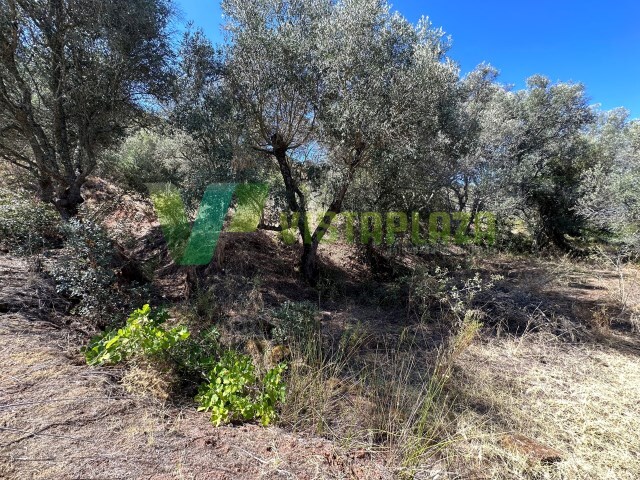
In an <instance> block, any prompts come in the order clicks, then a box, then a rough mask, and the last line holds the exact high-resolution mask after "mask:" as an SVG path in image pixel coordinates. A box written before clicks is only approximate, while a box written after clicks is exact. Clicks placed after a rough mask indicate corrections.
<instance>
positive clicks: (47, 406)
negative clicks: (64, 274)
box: [0, 256, 391, 480]
mask: <svg viewBox="0 0 640 480" xmlns="http://www.w3.org/2000/svg"><path fill="white" fill-rule="evenodd" d="M47 289H49V290H47ZM45 290H46V291H45ZM51 295H52V292H51V291H50V287H49V286H48V285H47V284H46V283H45V282H43V281H42V280H40V279H39V278H38V277H37V276H36V275H35V274H32V273H30V271H29V268H28V264H27V263H26V262H25V261H22V260H18V259H15V258H11V257H6V256H5V257H0V306H1V307H2V308H0V478H7V479H21V480H22V479H32V478H33V479H67V478H69V479H70V478H74V479H133V478H148V479H157V480H159V479H171V478H180V479H205V478H206V479H245V478H246V479H258V478H267V479H272V478H300V479H306V478H308V479H315V478H318V479H320V478H363V479H364V478H366V479H371V478H391V475H390V474H389V472H387V471H386V470H385V469H384V468H383V467H382V466H380V465H379V464H377V463H376V462H374V461H372V460H371V459H370V458H366V457H363V456H362V455H360V456H358V457H356V456H355V455H353V454H348V453H346V452H344V451H341V450H340V449H339V448H337V447H335V446H334V445H333V444H332V443H330V442H328V441H326V440H321V439H313V438H302V437H298V436H293V435H290V434H288V433H286V432H284V431H282V430H280V429H277V428H267V429H265V428H261V427H258V426H255V425H245V426H241V427H223V428H218V429H214V428H213V427H212V426H211V425H210V424H209V423H208V421H207V417H206V414H199V413H197V412H195V409H194V406H193V405H187V406H185V407H184V408H179V407H178V406H175V405H169V404H162V403H159V402H158V401H155V400H150V399H145V398H142V397H134V396H131V395H128V394H127V393H126V392H124V390H123V389H122V387H121V386H120V385H119V383H118V378H119V377H120V375H121V373H122V372H120V371H118V370H115V369H92V368H89V367H87V366H86V365H85V364H84V361H83V358H82V356H81V355H80V354H79V353H78V346H79V345H81V341H82V340H83V339H82V338H81V336H80V335H79V334H75V333H73V332H72V331H70V330H69V329H67V328H64V327H62V326H60V325H58V324H57V323H56V322H53V321H49V320H48V319H47V318H43V317H42V315H43V312H41V311H40V310H39V309H40V307H41V306H42V304H43V302H44V301H45V300H44V299H45V298H51Z"/></svg>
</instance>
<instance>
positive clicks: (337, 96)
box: [223, 0, 457, 283]
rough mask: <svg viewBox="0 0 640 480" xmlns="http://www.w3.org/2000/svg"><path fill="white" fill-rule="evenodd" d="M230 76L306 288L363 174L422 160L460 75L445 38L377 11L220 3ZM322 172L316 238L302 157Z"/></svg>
mask: <svg viewBox="0 0 640 480" xmlns="http://www.w3.org/2000/svg"><path fill="white" fill-rule="evenodd" d="M223 9H224V11H225V15H226V18H227V24H226V28H227V31H228V32H229V44H228V45H229V46H228V52H227V55H228V59H227V60H228V63H227V72H226V73H227V75H228V79H229V82H230V85H231V86H232V89H233V94H234V98H236V100H237V107H238V108H239V110H240V111H241V112H242V115H243V116H244V119H245V121H244V122H243V123H244V125H246V129H245V130H244V131H243V132H242V140H243V142H244V144H245V145H247V146H249V147H250V148H251V149H252V150H254V151H255V152H260V153H262V154H263V155H264V156H265V157H267V158H273V159H274V161H275V163H276V164H277V167H278V169H279V172H280V174H281V176H282V180H283V182H284V184H285V190H286V198H287V205H288V208H289V210H290V211H291V213H292V214H293V215H292V218H297V227H298V230H299V232H300V234H301V235H302V237H303V238H304V239H306V241H305V242H304V250H303V257H302V271H303V274H304V276H305V277H306V278H307V280H309V281H311V282H312V283H313V281H314V279H315V278H316V276H317V248H318V244H319V242H320V240H321V239H322V237H323V236H324V234H325V233H326V231H327V229H328V228H329V226H330V224H331V222H332V220H333V218H334V217H335V215H336V214H338V213H340V212H341V210H342V208H343V206H344V202H345V198H346V196H347V194H348V192H349V189H350V187H351V186H352V184H353V183H354V181H356V179H357V177H358V175H359V174H362V173H363V172H365V173H366V172H367V171H374V170H376V169H377V170H380V171H384V170H385V167H384V165H385V164H386V165H387V166H388V167H391V166H392V165H393V164H394V163H395V162H396V161H397V160H396V159H397V158H399V157H402V158H404V159H408V158H413V159H415V161H419V160H421V158H422V155H421V153H422V152H421V150H422V149H423V145H424V144H430V143H431V140H432V139H431V137H432V136H435V135H437V133H436V132H437V130H438V120H439V115H438V113H437V112H438V110H439V108H440V106H441V105H442V104H443V103H446V102H445V101H444V96H446V95H445V93H446V92H447V90H448V89H455V82H456V79H457V69H456V67H455V66H454V65H453V64H452V63H451V62H448V61H447V59H446V57H445V51H446V42H445V41H444V40H443V35H442V32H440V31H438V30H434V29H432V28H431V26H430V24H429V23H428V22H427V21H426V20H423V21H421V22H420V23H419V24H418V25H412V24H410V23H409V22H408V21H407V20H405V19H404V18H403V17H401V16H400V15H399V14H395V13H392V12H391V10H390V7H389V5H388V4H386V2H384V1H379V0H343V1H339V2H332V1H330V0H304V1H303V0H293V1H281V0H252V1H249V2H246V1H240V0H226V1H224V2H223ZM305 151H306V152H308V151H312V152H313V156H314V161H315V162H317V163H321V164H323V165H325V166H326V167H327V170H328V173H327V175H328V178H329V179H330V184H329V186H328V188H327V190H328V192H329V193H328V197H327V199H326V200H325V201H324V202H323V205H324V208H325V210H326V213H325V215H324V217H323V219H322V220H321V221H320V223H319V225H317V226H316V228H315V229H309V226H308V225H307V222H306V221H305V218H306V214H307V212H308V210H309V207H310V203H309V200H310V199H309V198H308V197H309V195H308V188H305V187H306V182H307V180H308V179H307V178H306V175H305V171H304V169H303V168H302V167H303V166H304V165H303V162H301V157H302V153H301V152H305Z"/></svg>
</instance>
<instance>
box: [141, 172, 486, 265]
mask: <svg viewBox="0 0 640 480" xmlns="http://www.w3.org/2000/svg"><path fill="white" fill-rule="evenodd" d="M147 187H148V188H149V192H150V194H151V200H152V202H153V206H154V208H155V210H156V213H157V215H158V220H159V222H160V226H161V228H162V231H163V234H164V236H165V238H166V240H167V244H168V246H169V251H170V253H171V256H172V257H173V259H174V261H175V262H176V263H177V264H178V265H183V266H196V265H208V264H209V263H210V262H211V260H212V259H213V255H214V253H215V250H216V246H217V244H218V239H219V238H220V233H221V232H222V229H223V227H224V223H225V218H226V216H227V214H228V212H229V207H230V205H231V200H232V199H233V197H234V196H235V199H236V202H235V210H234V214H233V216H232V218H231V221H230V222H229V224H228V226H227V231H228V232H236V233H240V232H242V233H248V232H255V231H256V230H257V229H258V226H259V225H260V223H261V220H262V213H263V211H264V208H265V204H266V202H267V198H268V195H269V187H268V185H266V184H252V183H250V184H236V183H216V184H212V185H209V187H207V189H206V191H205V193H204V196H203V197H202V201H201V202H200V206H199V208H198V212H197V214H196V218H195V221H194V222H193V226H192V225H191V222H190V220H189V217H188V215H187V211H186V209H185V206H184V203H183V201H182V198H181V196H180V192H179V191H178V190H177V188H176V187H175V186H173V185H171V184H166V183H160V184H148V185H147ZM314 217H315V219H316V221H315V222H314V221H313V219H314ZM299 220H300V214H299V213H283V214H281V215H280V223H281V224H280V226H279V230H280V232H281V236H282V240H283V241H284V242H285V243H287V244H294V243H296V242H297V241H298V236H299V223H300V222H299ZM302 223H303V225H304V229H303V230H304V235H303V241H304V242H305V243H310V242H311V241H312V234H311V232H312V231H313V230H312V228H311V225H312V224H314V223H315V224H316V225H319V226H321V227H322V229H321V230H322V231H323V232H324V233H323V234H322V235H321V236H320V239H319V240H320V242H321V243H335V242H338V241H346V242H347V243H362V244H373V245H382V244H383V243H384V244H387V245H393V244H394V243H395V242H396V241H397V239H398V238H399V237H400V236H404V237H408V238H410V240H411V243H412V244H413V245H414V246H418V247H419V246H424V245H428V244H448V243H455V244H457V245H467V244H472V243H475V244H482V245H489V246H490V245H493V244H494V243H495V241H496V219H495V216H494V215H493V214H491V213H489V212H477V213H476V214H475V215H471V214H470V213H467V212H454V213H447V212H434V213H431V214H430V215H429V217H428V218H426V217H425V218H421V217H420V213H418V212H413V213H411V215H407V214H406V213H404V212H388V213H386V214H384V215H383V214H382V213H379V212H363V213H357V212H341V213H339V214H336V213H330V212H329V213H327V212H322V213H320V214H317V215H315V214H314V215H309V214H308V215H306V217H305V218H304V219H303V222H302ZM423 226H426V227H427V228H423Z"/></svg>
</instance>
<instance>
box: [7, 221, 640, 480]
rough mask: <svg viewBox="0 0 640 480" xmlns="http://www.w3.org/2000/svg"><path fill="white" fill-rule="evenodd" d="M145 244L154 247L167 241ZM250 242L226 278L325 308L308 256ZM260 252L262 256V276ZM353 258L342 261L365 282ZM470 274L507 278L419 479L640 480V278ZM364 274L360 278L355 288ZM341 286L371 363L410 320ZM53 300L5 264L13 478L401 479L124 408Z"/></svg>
mask: <svg viewBox="0 0 640 480" xmlns="http://www.w3.org/2000/svg"><path fill="white" fill-rule="evenodd" d="M153 228H155V227H154V225H152V224H151V223H150V224H149V228H148V230H149V231H151V232H152V231H153ZM147 237H148V238H149V239H150V240H148V241H149V242H151V243H153V242H155V240H154V238H155V237H158V235H155V236H153V235H147ZM147 237H145V238H147ZM158 238H160V239H161V237H158ZM223 240H224V239H223ZM254 241H255V242H257V243H256V245H255V246H252V245H250V243H251V242H254ZM240 242H244V243H243V244H242V248H236V246H237V245H236V244H235V243H234V242H229V246H228V248H227V249H226V250H225V248H222V249H221V252H222V253H223V254H225V251H226V253H227V254H228V256H227V258H218V259H216V262H217V264H218V267H215V268H217V269H218V270H219V269H220V268H222V266H224V268H226V269H227V271H231V270H233V271H234V272H235V271H240V272H241V273H242V275H244V276H249V277H251V276H252V275H254V274H257V273H259V272H258V271H260V272H262V273H264V271H267V273H268V274H267V275H265V276H264V277H263V278H262V279H261V282H262V283H260V286H259V288H258V290H259V291H258V294H259V295H258V296H259V297H260V302H261V303H262V302H264V303H268V304H272V303H273V304H277V303H279V302H281V301H283V300H286V299H294V300H297V299H307V300H314V299H315V298H314V295H315V294H314V293H313V292H309V291H307V290H301V289H300V287H299V286H298V282H297V281H296V272H295V271H294V267H293V265H294V264H295V261H294V260H295V257H296V252H295V251H287V250H286V249H283V248H282V247H281V246H279V245H278V244H276V243H275V242H272V243H267V244H265V243H264V242H263V241H262V240H260V239H259V238H258V237H256V238H253V237H252V238H248V239H246V240H240ZM247 242H248V243H247ZM151 246H153V245H151ZM144 248H145V249H147V250H148V249H149V246H148V245H147V246H145V247H144ZM252 249H254V250H255V252H253V253H254V254H255V253H256V252H258V253H259V255H262V257H264V259H263V260H260V262H258V264H256V260H255V259H256V258H257V257H256V255H254V254H251V252H249V250H252ZM245 250H246V251H245ZM234 252H235V253H234ZM243 252H244V253H243ZM325 253H326V252H325ZM343 253H344V252H343ZM287 256H288V257H287ZM245 257H246V258H245ZM262 257H259V258H262ZM342 257H344V255H342ZM342 257H340V258H335V259H330V258H329V261H331V260H333V261H334V262H335V263H336V265H337V264H340V265H344V264H347V263H349V262H351V263H354V265H355V266H354V267H353V269H354V270H357V269H358V268H360V267H359V265H360V264H358V262H357V261H356V260H354V259H353V258H351V257H348V258H347V257H345V258H342ZM474 262H475V263H474ZM471 263H472V264H471V265H467V266H468V267H469V268H472V269H476V270H479V271H483V272H485V273H499V274H501V275H503V276H504V277H505V279H504V280H503V281H501V282H500V283H499V284H498V285H497V287H496V288H495V289H493V290H491V291H490V292H489V294H488V296H487V297H486V298H482V299H481V300H482V302H484V304H483V305H482V308H483V310H485V311H486V312H487V313H488V317H487V318H486V319H485V323H486V328H485V330H484V331H483V333H482V335H481V337H480V338H479V339H477V340H476V341H475V343H473V344H472V345H471V346H470V347H469V348H468V349H467V350H466V351H464V353H462V354H461V355H460V356H459V357H457V359H456V361H455V368H454V370H453V375H452V380H451V382H450V384H449V390H450V391H449V392H448V400H449V405H450V406H449V409H448V411H447V413H446V415H447V418H445V419H444V421H442V422H441V423H442V424H443V425H446V428H445V430H444V431H443V432H442V440H443V443H442V445H441V447H442V448H441V449H440V450H439V452H438V454H437V455H434V456H431V457H430V458H429V460H428V462H426V463H428V464H425V465H423V466H419V467H418V468H416V469H415V470H413V471H412V473H413V474H414V475H415V478H425V479H426V478H431V479H569V480H573V479H585V480H587V479H637V478H640V320H639V319H640V272H639V271H638V269H634V268H630V267H625V268H623V269H617V268H616V267H615V265H604V264H602V263H598V264H595V263H594V264H592V265H588V264H582V265H578V264H576V263H572V262H569V261H566V260H560V261H558V262H552V261H549V260H535V259H531V258H529V259H522V258H513V257H507V256H498V257H491V258H485V259H483V258H480V257H478V259H477V260H476V259H473V260H472V261H471ZM265 268H266V270H265ZM214 273H215V272H214ZM338 273H339V272H338ZM358 275H359V274H358V272H356V273H355V274H353V271H352V272H351V278H350V280H353V281H354V282H352V283H354V284H358V283H359V281H360V277H359V276H358ZM338 276H339V275H338ZM365 276H366V275H365ZM230 277H231V276H229V278H230ZM177 278H178V277H176V276H175V275H173V276H172V275H164V276H163V275H159V277H158V280H157V281H158V282H163V281H167V282H168V285H169V287H168V288H167V290H171V291H172V292H173V293H174V294H175V295H176V298H183V297H184V296H185V295H186V293H185V292H186V290H187V289H188V286H187V284H186V283H184V282H183V280H180V282H182V283H184V285H185V287H184V290H185V291H183V290H182V289H180V288H177V287H176V279H177ZM222 278H225V277H224V276H223V277H222ZM178 279H179V278H178ZM332 282H333V280H332V279H331V278H330V279H329V283H328V284H327V285H328V287H326V288H325V293H324V294H323V295H325V297H327V298H330V297H332V296H334V297H336V298H337V300H325V297H323V298H322V309H323V310H326V311H325V312H323V313H324V314H325V316H324V320H325V323H326V326H327V327H331V328H333V327H335V328H336V329H338V330H339V329H341V328H343V327H344V326H345V325H348V324H349V323H354V322H355V323H358V324H362V325H364V327H366V328H367V330H368V338H370V339H371V345H370V349H372V350H375V349H377V348H379V344H380V342H379V339H380V338H381V337H383V336H384V337H386V336H389V337H394V336H398V334H399V332H400V331H401V330H402V329H404V328H406V327H407V322H406V321H405V320H403V319H400V315H401V314H402V311H401V310H398V308H397V307H395V308H394V307H393V306H391V307H384V308H379V307H378V306H372V305H369V306H368V307H367V306H363V305H362V304H359V303H358V302H352V301H351V300H350V298H351V297H349V298H347V295H346V293H345V292H347V291H348V290H349V289H350V288H352V285H351V284H350V283H349V282H346V283H340V281H337V283H335V284H333V283H332ZM182 283H180V285H182ZM356 286H357V285H356ZM334 290H335V291H334ZM176 292H177V293H176ZM332 292H333V293H332ZM168 297H169V296H168ZM52 299H55V295H53V293H52V291H51V287H50V285H48V284H47V283H46V282H44V281H42V280H41V279H39V278H38V277H37V276H36V275H35V274H33V273H31V272H30V271H29V266H28V264H27V263H26V262H24V261H19V260H16V259H14V258H10V257H0V478H9V479H23V478H43V479H48V478H53V479H66V478H87V479H89V478H90V479H98V478H100V479H102V478H105V479H106V478H109V479H111V478H113V479H116V478H117V479H121V478H122V479H125V478H126V479H129V478H229V479H236V478H238V479H245V478H246V479H254V478H300V479H304V478H363V479H364V478H366V479H374V478H393V477H394V474H395V475H397V472H398V471H399V470H398V469H395V468H394V467H393V465H389V466H384V464H385V460H384V459H383V458H381V457H379V456H377V455H376V456H372V454H371V453H370V452H367V451H363V449H362V445H358V446H357V448H355V449H352V450H350V449H349V448H347V447H348V446H349V445H348V442H346V443H345V442H341V441H340V440H341V439H340V438H333V441H329V440H324V439H318V438H312V437H308V436H304V435H303V436H300V435H293V434H291V433H289V432H286V431H284V430H282V429H277V428H268V429H263V428H259V427H257V426H254V425H246V426H242V427H224V428H219V429H214V428H213V427H211V426H210V425H209V423H208V422H207V418H206V415H205V414H198V413H196V412H195V411H194V406H193V404H187V405H184V406H180V405H175V404H170V403H162V402H159V401H157V400H152V399H150V398H147V397H136V396H132V395H130V394H127V393H126V392H125V391H124V390H123V388H122V385H121V382H120V379H121V377H122V373H123V372H121V371H119V370H116V369H91V368H89V367H87V366H86V365H84V362H83V359H82V357H81V355H79V352H78V348H79V346H80V345H82V344H83V343H84V342H85V341H86V336H84V335H83V334H81V333H77V332H78V331H77V329H74V328H69V327H68V326H65V325H63V324H61V323H60V322H59V321H58V320H56V319H54V318H53V317H52V316H51V315H50V312H51V310H52V309H53V310H54V311H55V310H56V309H58V308H60V309H62V307H63V305H62V303H60V301H58V300H52ZM396 317H397V318H396ZM74 332H76V333H74ZM437 341H438V339H437V338H436V339H435V340H434V342H435V343H437ZM359 412H360V413H359V414H360V416H362V415H364V413H363V412H364V411H363V410H362V409H361V410H360V411H359ZM328 420H336V419H328ZM337 420H338V421H339V419H337ZM516 435H523V436H526V437H527V438H529V439H532V440H534V441H535V442H539V443H540V444H541V445H544V446H545V447H549V448H552V449H554V450H557V451H558V452H559V454H560V457H561V460H560V461H553V462H549V463H545V462H539V461H537V460H535V459H534V458H532V456H531V455H530V454H529V453H528V452H526V451H522V450H517V449H514V448H513V442H509V441H508V439H509V438H512V437H513V436H516ZM327 436H331V435H327ZM336 437H337V436H336ZM365 450H366V449H365ZM373 450H375V449H373V448H372V449H371V451H373Z"/></svg>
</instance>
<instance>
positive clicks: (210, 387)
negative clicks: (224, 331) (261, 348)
mask: <svg viewBox="0 0 640 480" xmlns="http://www.w3.org/2000/svg"><path fill="white" fill-rule="evenodd" d="M285 369H286V365H285V364H280V365H278V366H277V367H274V368H272V369H271V370H269V372H267V374H266V376H265V378H264V379H263V381H262V382H259V380H258V378H257V377H256V373H255V367H254V365H253V363H252V362H251V358H250V357H249V356H247V355H242V354H239V353H237V352H234V351H228V352H226V353H225V354H224V355H223V356H222V357H221V358H220V360H219V361H218V362H217V363H216V364H215V365H214V367H213V368H212V369H211V371H210V372H209V375H208V379H207V383H205V384H203V385H202V386H201V387H200V390H199V393H198V395H197V396H196V402H198V404H199V407H198V410H199V411H207V412H211V422H212V423H213V424H214V425H216V426H219V425H222V424H224V423H228V422H233V421H247V420H254V419H259V420H260V422H261V423H262V425H264V426H267V425H269V424H271V423H272V422H273V420H274V419H275V417H276V406H277V404H278V403H279V402H283V401H284V399H285V385H284V381H283V379H282V374H283V373H284V371H285ZM260 383H262V385H261V384H260Z"/></svg>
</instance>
